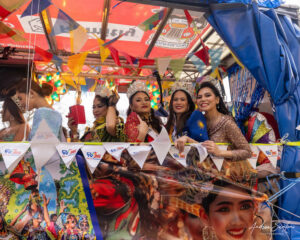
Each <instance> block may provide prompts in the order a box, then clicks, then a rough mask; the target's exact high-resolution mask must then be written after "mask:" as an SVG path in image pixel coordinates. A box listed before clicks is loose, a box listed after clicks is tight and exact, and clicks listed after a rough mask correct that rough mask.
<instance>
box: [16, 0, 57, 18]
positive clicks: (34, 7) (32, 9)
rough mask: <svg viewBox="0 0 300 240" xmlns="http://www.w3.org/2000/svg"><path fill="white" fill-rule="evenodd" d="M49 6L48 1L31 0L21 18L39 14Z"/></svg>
mask: <svg viewBox="0 0 300 240" xmlns="http://www.w3.org/2000/svg"><path fill="white" fill-rule="evenodd" d="M51 4H52V3H51V2H50V1H48V0H32V1H31V2H30V3H29V5H28V6H27V8H26V9H25V11H24V12H23V13H22V15H21V18H22V17H26V16H31V15H34V14H37V13H40V12H42V11H43V10H44V9H46V8H47V7H49V6H50V5H51Z"/></svg>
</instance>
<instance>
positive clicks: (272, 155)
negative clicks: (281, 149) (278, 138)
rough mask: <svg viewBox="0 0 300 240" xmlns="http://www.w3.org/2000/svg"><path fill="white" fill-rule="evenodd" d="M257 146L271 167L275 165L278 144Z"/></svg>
mask: <svg viewBox="0 0 300 240" xmlns="http://www.w3.org/2000/svg"><path fill="white" fill-rule="evenodd" d="M258 148H259V149H260V150H261V151H262V152H263V153H264V154H265V155H266V156H267V158H268V159H269V160H270V162H271V163H272V165H273V167H274V168H276V166H277V157H278V146H277V145H258Z"/></svg>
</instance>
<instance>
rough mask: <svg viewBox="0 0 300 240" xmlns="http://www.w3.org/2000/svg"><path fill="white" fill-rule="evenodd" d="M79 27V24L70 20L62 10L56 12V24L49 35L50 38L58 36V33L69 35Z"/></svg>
mask: <svg viewBox="0 0 300 240" xmlns="http://www.w3.org/2000/svg"><path fill="white" fill-rule="evenodd" d="M78 27H79V24H78V23H77V22H75V21H74V20H73V19H72V18H70V17H69V16H68V15H67V14H66V13H64V12H63V11H62V10H59V11H58V15H57V19H56V22H55V23H54V26H53V28H52V31H51V33H50V35H51V36H54V35H58V34H60V33H69V32H71V31H72V30H75V29H76V28H78Z"/></svg>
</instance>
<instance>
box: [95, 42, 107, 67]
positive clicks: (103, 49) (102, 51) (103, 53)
mask: <svg viewBox="0 0 300 240" xmlns="http://www.w3.org/2000/svg"><path fill="white" fill-rule="evenodd" d="M97 40H98V43H99V47H100V58H101V62H102V63H104V61H105V60H106V58H107V57H108V56H109V55H110V51H109V49H108V48H107V47H103V44H104V41H103V40H102V39H100V38H97Z"/></svg>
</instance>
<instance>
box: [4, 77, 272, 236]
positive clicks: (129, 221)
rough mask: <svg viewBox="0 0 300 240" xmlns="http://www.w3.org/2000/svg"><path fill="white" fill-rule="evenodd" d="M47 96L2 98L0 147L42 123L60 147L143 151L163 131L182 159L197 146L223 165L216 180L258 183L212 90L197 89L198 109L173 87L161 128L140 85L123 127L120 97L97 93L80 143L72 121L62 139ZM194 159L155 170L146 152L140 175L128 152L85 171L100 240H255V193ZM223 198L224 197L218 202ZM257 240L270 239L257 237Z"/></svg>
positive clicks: (183, 90)
mask: <svg viewBox="0 0 300 240" xmlns="http://www.w3.org/2000/svg"><path fill="white" fill-rule="evenodd" d="M51 90H52V89H51V88H50V86H49V85H47V84H43V85H42V87H41V86H39V85H38V84H37V83H36V82H34V81H32V82H31V83H30V89H29V88H28V84H27V83H26V82H22V83H21V84H19V85H18V86H17V87H15V88H14V89H11V90H10V91H7V92H6V99H5V101H4V105H3V110H2V119H3V121H8V122H9V123H10V128H8V129H4V130H2V131H1V132H0V139H1V140H2V141H21V140H25V139H32V137H33V136H34V134H35V133H36V131H37V129H38V126H39V124H40V122H41V121H42V120H45V121H46V122H47V124H48V126H49V127H50V129H51V130H52V131H53V133H54V134H55V135H56V136H57V137H58V138H59V139H60V140H61V141H64V140H65V137H66V135H67V136H70V137H71V140H72V141H74V142H78V141H81V142H125V141H127V142H135V143H141V144H142V143H143V142H151V141H153V140H155V139H156V137H157V136H158V134H159V133H160V132H161V130H162V128H166V130H167V132H168V134H169V137H170V140H171V141H172V142H173V143H174V145H175V147H176V148H177V149H178V150H179V152H182V151H183V150H184V148H185V146H186V144H187V143H197V142H202V146H203V147H205V148H206V149H207V152H208V153H209V155H212V156H215V157H218V158H224V159H225V161H224V164H223V168H222V171H221V175H222V176H225V177H228V179H230V181H232V180H234V182H239V183H246V184H247V183H249V182H251V179H252V178H253V177H254V176H255V171H254V170H253V169H252V168H251V167H250V165H249V163H248V161H247V158H249V157H250V156H251V149H250V146H249V144H248V142H247V140H246V139H245V137H244V136H243V134H242V132H241V130H240V129H239V128H238V126H237V125H236V124H235V122H234V119H233V118H232V117H231V115H230V113H229V111H228V110H227V108H226V106H225V104H224V102H223V99H222V97H221V95H220V93H219V91H218V89H217V88H216V87H215V86H214V84H212V83H210V82H203V83H202V84H201V85H200V87H199V89H198V90H197V92H196V101H194V100H193V97H194V89H193V87H192V86H191V85H189V84H188V83H180V82H179V83H175V84H174V87H173V91H172V96H171V100H170V105H169V117H168V120H167V123H166V125H164V124H163V123H162V121H161V119H160V117H159V116H157V115H156V113H155V111H154V109H153V108H151V104H150V102H151V99H150V95H149V92H148V90H147V86H146V84H145V83H144V82H142V81H135V82H133V83H132V84H131V85H130V86H129V88H128V91H127V96H128V99H129V105H130V106H129V109H128V112H127V120H126V123H124V121H123V119H122V118H120V117H119V116H118V111H117V109H116V104H117V102H118V100H119V97H118V95H117V94H116V93H114V92H111V91H110V90H109V89H107V88H106V87H105V86H100V85H99V86H97V88H96V90H95V98H94V102H93V106H92V108H93V114H94V117H95V121H94V124H93V126H92V127H90V128H86V131H85V133H84V134H83V135H82V136H79V133H78V129H77V127H78V126H77V124H76V120H75V119H73V118H72V117H69V120H68V127H69V129H68V130H67V131H69V134H66V131H63V129H62V127H61V123H62V117H61V115H60V114H59V113H58V112H57V111H55V110H54V109H52V107H51V106H50V105H49V104H48V103H47V101H46V100H45V97H46V96H48V95H49V94H50V93H51ZM195 103H196V105H197V109H196V105H195ZM32 109H36V111H35V114H34V118H33V125H32V128H31V130H30V129H29V127H28V126H27V125H26V124H25V121H24V117H23V115H22V113H24V111H25V110H27V111H29V110H32ZM218 142H222V143H229V144H230V145H229V146H228V148H227V149H226V150H224V149H221V148H220V147H219V146H218V145H217V144H216V143H218ZM196 152H197V151H196V150H195V149H192V150H191V151H190V153H189V159H190V160H189V163H188V165H189V166H191V168H183V167H182V166H181V165H180V164H179V163H178V162H176V161H174V159H172V158H170V157H169V156H167V157H166V159H165V161H164V163H163V164H162V165H160V164H159V163H158V161H157V158H156V157H155V153H154V151H151V152H150V154H149V156H148V158H147V161H146V162H145V164H144V167H143V169H142V170H141V169H139V167H138V165H137V164H136V163H135V162H134V161H132V159H131V157H130V155H129V154H128V153H126V152H124V153H123V154H122V157H121V160H120V161H117V160H116V159H114V158H113V157H112V156H110V155H108V154H105V156H104V157H103V160H102V161H101V164H99V165H98V167H97V169H96V170H95V172H94V173H91V172H89V170H88V169H86V170H87V172H88V178H89V182H90V189H91V193H92V197H93V200H94V206H95V210H96V213H97V217H98V221H99V224H100V226H101V230H102V233H103V236H104V238H105V239H131V238H136V239H231V238H238V239H250V238H251V237H253V229H252V230H251V226H252V225H253V224H254V216H255V214H256V212H257V204H256V203H255V201H254V198H255V197H253V193H252V192H251V187H252V186H249V189H250V190H249V189H248V190H245V189H244V188H241V187H237V186H235V185H234V184H231V183H228V182H227V183H226V184H224V181H223V180H216V178H215V177H216V176H215V175H212V174H214V173H216V172H218V171H217V170H216V167H215V166H214V164H213V161H212V160H211V158H210V157H207V158H206V159H205V161H203V162H201V163H200V162H199V155H198V154H197V153H196ZM137 169H139V171H137ZM212 176H213V177H212ZM230 181H229V182H230ZM207 182H210V183H212V182H214V183H213V184H212V186H214V187H212V189H211V190H212V192H215V193H214V194H211V193H210V194H205V193H206V192H208V193H209V192H210V191H208V190H207V188H206V187H203V186H202V185H201V184H204V185H205V186H206V185H207ZM199 184H200V185H199ZM248 185H249V184H248ZM250 185H251V184H250ZM203 189H204V190H203ZM213 189H214V191H213ZM216 189H217V190H216ZM226 189H227V190H226ZM228 189H229V190H228ZM224 191H225V193H224V194H223V195H224V196H223V197H222V198H220V195H222V194H221V192H224ZM228 191H229V192H235V195H236V198H234V199H232V198H231V197H230V196H228ZM212 195H213V196H212ZM224 197H225V199H226V201H224ZM191 199H192V200H191ZM218 201H219V202H218ZM199 204H200V205H201V204H202V205H203V207H202V208H201V209H203V210H199V209H198V210H196V212H195V211H194V210H193V209H195V208H196V209H197V206H198V205H199ZM231 212H234V213H233V215H235V218H234V217H232V216H233V215H230V213H231ZM227 215H228V216H227ZM237 216H238V217H237ZM222 219H223V220H222ZM218 221H219V222H218ZM233 221H236V222H233ZM183 222H184V224H183ZM260 224H261V223H260ZM217 228H219V229H217ZM254 232H255V231H254ZM257 239H258V238H257ZM259 239H267V238H265V236H264V237H262V236H260V237H259Z"/></svg>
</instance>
